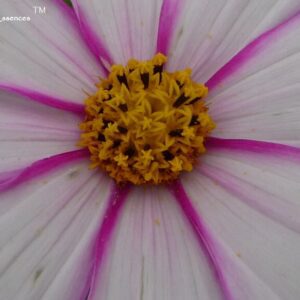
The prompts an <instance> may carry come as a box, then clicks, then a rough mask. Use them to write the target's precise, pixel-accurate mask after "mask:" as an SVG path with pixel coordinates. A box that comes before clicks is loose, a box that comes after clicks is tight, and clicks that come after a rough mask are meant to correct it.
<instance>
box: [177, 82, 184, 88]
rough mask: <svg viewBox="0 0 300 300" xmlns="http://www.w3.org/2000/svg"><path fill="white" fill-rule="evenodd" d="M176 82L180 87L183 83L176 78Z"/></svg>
mask: <svg viewBox="0 0 300 300" xmlns="http://www.w3.org/2000/svg"><path fill="white" fill-rule="evenodd" d="M176 83H177V85H178V86H179V88H180V89H181V88H182V87H183V86H184V84H183V83H180V81H179V80H176Z"/></svg>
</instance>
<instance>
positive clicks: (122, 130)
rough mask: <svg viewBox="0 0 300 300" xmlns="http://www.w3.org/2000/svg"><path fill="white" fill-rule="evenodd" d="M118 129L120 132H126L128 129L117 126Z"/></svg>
mask: <svg viewBox="0 0 300 300" xmlns="http://www.w3.org/2000/svg"><path fill="white" fill-rule="evenodd" d="M118 130H119V132H120V133H127V131H128V129H127V128H125V127H122V126H118Z"/></svg>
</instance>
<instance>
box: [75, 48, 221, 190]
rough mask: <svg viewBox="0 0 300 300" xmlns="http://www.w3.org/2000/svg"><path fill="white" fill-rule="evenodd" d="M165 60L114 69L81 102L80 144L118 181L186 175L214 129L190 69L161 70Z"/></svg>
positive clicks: (132, 62)
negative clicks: (91, 93)
mask: <svg viewBox="0 0 300 300" xmlns="http://www.w3.org/2000/svg"><path fill="white" fill-rule="evenodd" d="M165 62H166V57H165V56H164V55H162V54H160V53H159V54H157V55H155V56H154V58H153V59H152V60H149V61H142V62H140V61H137V60H134V59H131V60H129V62H128V64H127V65H126V66H125V67H124V66H121V65H113V66H112V68H111V72H110V74H109V76H108V77H107V79H104V80H102V81H101V82H100V83H98V84H97V85H96V86H97V88H98V90H97V92H96V93H95V94H94V95H91V96H89V97H88V98H87V99H86V100H85V111H86V117H85V120H84V121H83V122H82V123H81V124H80V129H81V130H82V131H83V133H82V135H81V139H80V142H79V145H80V146H82V147H87V148H88V149H89V151H90V153H91V161H92V162H91V167H93V168H95V167H100V168H101V169H103V170H105V171H106V172H107V173H108V174H109V175H110V176H111V177H113V178H114V179H115V180H116V181H117V182H118V183H123V182H131V183H133V184H145V183H151V184H159V183H164V182H170V181H172V180H174V179H176V178H177V177H178V176H179V174H180V172H182V171H191V170H192V169H193V165H194V164H195V162H196V160H197V157H198V156H199V155H200V154H201V153H204V152H205V147H204V141H205V137H206V136H207V135H208V133H209V132H210V131H211V130H212V129H213V128H214V127H215V125H214V123H213V121H212V120H211V118H210V116H209V115H208V112H207V111H208V109H207V107H206V106H205V103H204V101H203V99H204V97H205V96H206V95H207V93H208V89H207V87H206V86H205V85H203V84H201V83H196V82H194V81H192V79H191V70H190V69H186V70H183V71H176V72H174V73H169V72H166V71H164V70H163V66H164V64H165Z"/></svg>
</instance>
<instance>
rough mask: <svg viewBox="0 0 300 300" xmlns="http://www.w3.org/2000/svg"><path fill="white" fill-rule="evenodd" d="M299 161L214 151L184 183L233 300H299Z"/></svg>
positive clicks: (210, 152)
mask: <svg viewBox="0 0 300 300" xmlns="http://www.w3.org/2000/svg"><path fill="white" fill-rule="evenodd" d="M299 153H300V151H299ZM299 156H300V155H298V158H297V159H296V160H294V158H289V157H284V156H281V154H280V155H279V154H278V155H271V154H270V153H269V154H267V155H266V154H259V153H255V154H254V153H250V152H247V151H236V150H225V149H222V150H220V149H217V148H214V149H209V150H208V154H207V155H206V156H205V157H203V159H202V163H201V165H200V166H199V167H198V170H197V171H195V172H194V173H193V174H189V175H188V176H185V177H184V179H183V185H184V186H185V188H186V191H187V194H188V195H189V197H190V199H191V200H192V203H193V205H194V206H195V208H196V210H197V212H198V213H199V214H200V215H201V216H202V218H203V219H204V221H205V223H206V224H207V226H208V228H209V230H210V234H211V236H212V239H213V240H214V241H215V243H216V246H215V247H216V248H217V249H218V253H221V254H222V256H223V260H222V261H223V266H222V267H223V270H224V272H225V274H227V281H228V283H229V286H231V290H232V293H233V295H234V297H235V299H249V300H251V299H257V300H260V299H262V300H264V299H298V298H299V295H300V288H299V284H298V278H299V276H300V271H299V270H300V254H299V253H300V236H299V235H300V222H299V217H300V202H299V195H300V189H299V186H300V181H299V178H300V166H299V161H300V159H299Z"/></svg>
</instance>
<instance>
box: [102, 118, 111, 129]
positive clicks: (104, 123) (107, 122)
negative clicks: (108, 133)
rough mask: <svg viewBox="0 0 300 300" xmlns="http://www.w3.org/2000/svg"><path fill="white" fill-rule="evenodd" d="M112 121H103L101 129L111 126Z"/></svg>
mask: <svg viewBox="0 0 300 300" xmlns="http://www.w3.org/2000/svg"><path fill="white" fill-rule="evenodd" d="M112 123H113V121H111V120H103V127H102V128H103V129H105V128H107V127H108V124H112Z"/></svg>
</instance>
